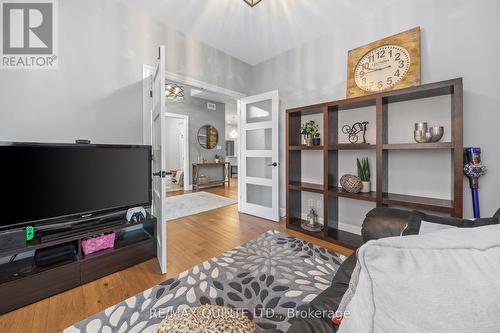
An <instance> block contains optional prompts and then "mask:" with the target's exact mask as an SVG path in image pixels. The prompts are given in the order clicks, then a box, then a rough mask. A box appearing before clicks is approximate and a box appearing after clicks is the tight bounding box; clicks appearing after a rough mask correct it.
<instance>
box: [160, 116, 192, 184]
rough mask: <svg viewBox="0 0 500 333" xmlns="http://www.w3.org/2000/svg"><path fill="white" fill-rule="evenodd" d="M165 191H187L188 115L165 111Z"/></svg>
mask: <svg viewBox="0 0 500 333" xmlns="http://www.w3.org/2000/svg"><path fill="white" fill-rule="evenodd" d="M165 117H166V121H165V127H166V141H165V142H164V144H165V145H166V160H165V163H166V167H167V170H166V175H167V176H166V178H167V181H166V182H167V193H169V192H178V191H188V190H189V189H190V184H189V140H188V133H189V116H187V115H182V114H176V113H168V112H167V113H165Z"/></svg>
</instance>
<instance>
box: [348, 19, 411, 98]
mask: <svg viewBox="0 0 500 333" xmlns="http://www.w3.org/2000/svg"><path fill="white" fill-rule="evenodd" d="M347 71H348V72H347V97H348V98H350V97H357V96H364V95H370V94H374V93H378V92H382V91H387V90H393V89H401V88H406V87H411V86H417V85H420V27H417V28H414V29H411V30H408V31H405V32H402V33H399V34H397V35H394V36H390V37H387V38H384V39H381V40H378V41H376V42H373V43H370V44H367V45H364V46H361V47H358V48H356V49H353V50H350V51H349V55H348V62H347Z"/></svg>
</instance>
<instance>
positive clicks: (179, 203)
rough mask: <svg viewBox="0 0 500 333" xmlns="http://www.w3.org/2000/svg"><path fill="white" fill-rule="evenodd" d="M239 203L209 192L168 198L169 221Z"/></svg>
mask: <svg viewBox="0 0 500 333" xmlns="http://www.w3.org/2000/svg"><path fill="white" fill-rule="evenodd" d="M235 203H238V201H236V200H233V199H230V198H226V197H223V196H220V195H217V194H212V193H208V192H194V193H188V194H183V195H176V196H172V197H167V203H166V204H167V221H171V220H175V219H178V218H181V217H184V216H189V215H194V214H199V213H203V212H206V211H208V210H212V209H217V208H221V207H224V206H229V205H233V204H235Z"/></svg>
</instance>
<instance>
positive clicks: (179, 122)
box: [164, 117, 184, 170]
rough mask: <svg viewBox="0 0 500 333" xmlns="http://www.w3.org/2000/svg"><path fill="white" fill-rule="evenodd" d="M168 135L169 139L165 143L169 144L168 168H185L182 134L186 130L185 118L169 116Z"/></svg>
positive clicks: (167, 122)
mask: <svg viewBox="0 0 500 333" xmlns="http://www.w3.org/2000/svg"><path fill="white" fill-rule="evenodd" d="M166 127H167V129H166V132H167V134H166V136H167V141H166V142H164V144H165V145H166V146H167V157H166V163H167V170H175V169H183V168H184V164H183V160H182V157H183V154H184V150H183V149H182V148H183V147H182V144H183V142H182V140H181V136H182V135H183V133H182V132H183V131H184V120H183V119H178V118H174V117H167V121H166Z"/></svg>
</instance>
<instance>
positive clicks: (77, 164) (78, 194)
mask: <svg viewBox="0 0 500 333" xmlns="http://www.w3.org/2000/svg"><path fill="white" fill-rule="evenodd" d="M151 161H152V159H151V146H138V145H96V144H41V143H40V144H39V143H5V142H0V183H1V184H2V191H1V192H0V210H1V211H2V219H0V233H1V232H2V231H3V230H8V229H12V228H19V227H23V226H26V225H32V226H34V227H35V230H37V232H38V231H39V230H42V229H43V228H45V227H46V226H55V225H59V224H63V225H62V226H61V229H64V228H67V227H68V225H70V226H71V225H72V224H79V227H81V224H82V222H86V221H87V222H89V223H95V221H99V219H100V217H101V216H103V215H109V214H124V213H125V211H126V210H127V209H128V208H131V207H137V206H150V205H151V184H152V181H151V179H152V178H151V177H152V172H151ZM103 222H104V221H103ZM22 236H23V237H22V238H23V239H24V237H25V235H24V234H23V235H22Z"/></svg>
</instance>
